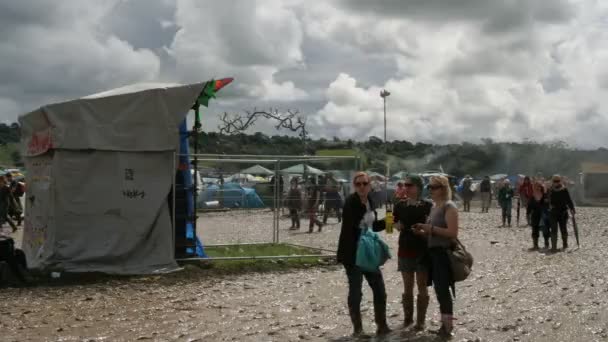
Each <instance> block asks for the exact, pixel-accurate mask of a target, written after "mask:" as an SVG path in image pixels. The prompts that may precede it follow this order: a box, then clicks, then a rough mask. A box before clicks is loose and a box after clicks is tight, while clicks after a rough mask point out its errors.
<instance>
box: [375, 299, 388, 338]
mask: <svg viewBox="0 0 608 342" xmlns="http://www.w3.org/2000/svg"><path fill="white" fill-rule="evenodd" d="M374 318H375V321H376V335H378V336H382V335H387V334H389V333H390V332H391V329H390V328H389V327H388V323H387V322H386V303H384V304H380V305H374Z"/></svg>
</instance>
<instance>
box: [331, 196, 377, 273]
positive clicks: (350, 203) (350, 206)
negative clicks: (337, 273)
mask: <svg viewBox="0 0 608 342" xmlns="http://www.w3.org/2000/svg"><path fill="white" fill-rule="evenodd" d="M367 200H368V202H369V206H370V209H371V210H372V211H373V212H374V215H375V217H376V219H375V220H374V224H373V227H372V229H373V230H374V231H375V232H378V231H380V230H382V229H384V220H381V221H378V213H377V212H376V207H375V206H374V203H373V202H372V199H371V197H370V196H369V195H368V196H367ZM366 210H367V208H366V207H365V205H364V204H363V203H361V200H360V199H359V195H357V193H354V194H351V195H350V196H348V197H347V198H346V201H345V202H344V209H343V211H342V228H341V229H340V239H339V240H338V255H337V258H338V262H339V263H341V264H343V265H354V264H355V259H356V256H357V244H358V243H359V235H361V229H360V228H359V224H360V223H361V220H362V219H363V215H365V212H366Z"/></svg>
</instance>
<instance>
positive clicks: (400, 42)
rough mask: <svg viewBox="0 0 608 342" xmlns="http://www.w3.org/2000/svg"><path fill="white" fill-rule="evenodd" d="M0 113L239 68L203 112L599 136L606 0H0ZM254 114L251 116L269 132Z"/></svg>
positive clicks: (421, 135)
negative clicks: (280, 113)
mask: <svg viewBox="0 0 608 342" xmlns="http://www.w3.org/2000/svg"><path fill="white" fill-rule="evenodd" d="M0 61H1V62H0V118H1V121H4V122H13V121H15V120H16V118H17V116H18V115H20V114H22V113H24V112H27V111H30V110H32V109H34V108H36V107H37V106H40V105H43V104H45V103H49V102H55V101H62V100H69V99H73V98H78V97H81V96H85V95H88V94H91V93H96V92H99V91H103V90H107V89H111V88H115V87H119V86H123V85H126V84H130V83H138V82H150V81H155V82H156V81H166V82H180V83H185V82H194V81H201V80H206V79H208V78H211V77H215V78H220V77H226V76H232V77H235V83H233V84H232V85H230V86H229V87H228V88H226V89H225V90H223V91H222V93H221V99H220V100H219V101H216V102H215V103H214V104H213V105H212V106H211V108H209V109H208V110H207V111H205V113H204V122H203V124H204V128H205V129H206V130H215V129H216V127H217V125H218V123H217V116H218V114H220V113H222V112H224V111H228V112H240V111H242V110H245V109H252V108H253V107H258V108H267V107H275V108H278V109H280V110H284V109H299V110H300V111H301V112H302V113H304V114H305V115H306V116H307V117H308V123H309V126H310V130H311V133H312V134H313V135H314V136H315V137H326V138H331V137H333V136H338V137H341V138H353V139H359V140H360V139H366V138H367V137H368V136H370V135H376V136H379V137H381V136H382V134H383V133H382V132H383V126H382V101H381V98H380V96H379V92H380V90H381V89H382V88H386V89H388V90H389V91H390V92H391V96H390V97H389V98H388V102H387V107H388V136H389V139H400V140H401V139H405V140H411V141H424V142H436V143H447V142H461V141H472V142H476V141H479V139H481V138H486V137H488V138H492V139H494V140H498V141H521V140H523V139H533V140H539V141H550V140H564V141H566V142H567V143H569V144H571V145H573V146H577V147H583V148H589V147H598V146H608V142H607V141H606V138H605V137H606V135H607V133H608V1H606V0H572V1H568V0H496V1H492V0H449V1H448V0H384V1H382V0H380V1H369V0H342V1H341V0H333V1H332V0H324V1H303V0H260V1H253V0H235V1H218V0H214V1H203V0H123V1H120V0H112V1H105V0H95V1H94V0H53V1H51V0H18V1H16V0H0ZM266 126H267V125H264V124H263V123H259V124H258V125H257V126H256V127H255V128H254V129H252V132H253V131H256V130H262V131H264V132H266V133H269V132H272V129H271V128H270V127H266Z"/></svg>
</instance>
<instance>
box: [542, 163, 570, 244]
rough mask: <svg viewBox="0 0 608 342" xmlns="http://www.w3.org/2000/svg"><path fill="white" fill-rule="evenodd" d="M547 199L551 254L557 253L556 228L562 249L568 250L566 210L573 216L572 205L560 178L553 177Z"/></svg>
mask: <svg viewBox="0 0 608 342" xmlns="http://www.w3.org/2000/svg"><path fill="white" fill-rule="evenodd" d="M548 197H549V221H550V222H551V252H553V253H554V252H557V228H558V226H559V230H560V232H561V235H562V247H563V249H567V248H568V227H567V226H568V210H569V211H570V214H572V216H574V214H575V210H574V203H573V202H572V198H571V197H570V193H569V192H568V189H567V188H566V187H565V186H564V184H563V181H562V177H561V176H560V175H554V176H553V177H552V186H551V190H550V191H549V194H548Z"/></svg>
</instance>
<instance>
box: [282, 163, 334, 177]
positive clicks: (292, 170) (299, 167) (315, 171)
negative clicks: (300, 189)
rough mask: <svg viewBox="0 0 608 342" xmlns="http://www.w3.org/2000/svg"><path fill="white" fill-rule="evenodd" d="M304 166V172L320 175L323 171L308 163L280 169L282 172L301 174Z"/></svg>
mask: <svg viewBox="0 0 608 342" xmlns="http://www.w3.org/2000/svg"><path fill="white" fill-rule="evenodd" d="M304 167H306V173H307V174H309V175H317V176H318V175H322V174H324V173H325V172H323V171H321V170H319V169H316V168H314V167H312V166H310V165H305V164H298V165H294V166H292V167H288V168H286V169H283V170H281V172H282V173H287V174H292V175H303V174H304Z"/></svg>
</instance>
